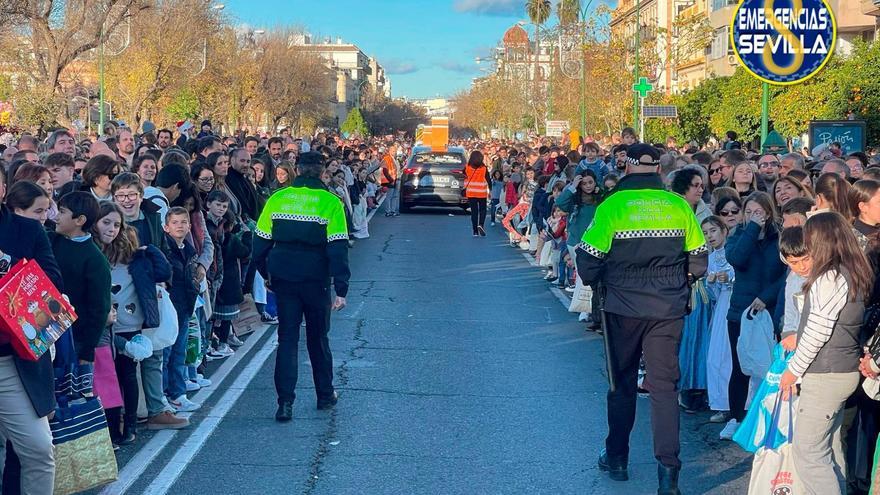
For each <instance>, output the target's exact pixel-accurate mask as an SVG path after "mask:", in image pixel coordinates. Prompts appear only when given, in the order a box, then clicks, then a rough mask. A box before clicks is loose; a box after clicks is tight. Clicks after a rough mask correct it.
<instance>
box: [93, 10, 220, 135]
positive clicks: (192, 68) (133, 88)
mask: <svg viewBox="0 0 880 495" xmlns="http://www.w3.org/2000/svg"><path fill="white" fill-rule="evenodd" d="M221 22H222V19H221V18H220V17H219V14H217V11H216V10H212V9H211V8H210V4H209V3H207V2H205V1H204V0H165V1H163V2H161V3H160V4H158V5H157V7H156V8H154V9H150V10H149V11H146V12H144V13H142V14H141V15H140V16H139V17H138V19H137V20H136V21H135V22H134V23H133V24H132V27H131V29H132V44H131V46H130V47H129V48H128V49H127V50H126V51H125V52H123V53H122V54H120V55H119V56H116V57H112V58H111V59H109V60H108V61H107V62H106V71H105V72H106V88H107V89H106V91H107V98H108V99H109V100H111V101H113V104H114V113H116V114H117V115H122V116H124V118H125V119H126V121H127V122H129V123H130V124H131V125H132V126H133V127H136V126H137V125H138V124H139V123H140V122H141V121H142V120H144V119H146V118H154V117H153V115H152V114H153V113H158V112H157V107H159V106H160V105H161V106H167V105H169V104H170V103H171V101H170V95H174V94H176V93H178V91H180V90H182V89H183V88H187V87H188V86H190V83H191V82H192V81H193V79H194V77H195V76H196V74H198V73H200V72H202V71H204V70H205V69H206V65H207V62H208V61H207V45H208V43H209V41H208V40H209V39H212V38H213V37H214V35H215V34H216V33H217V32H218V31H219V30H220V23H221ZM169 32H173V33H175V35H174V36H169V35H168V33H169ZM218 63H223V61H218Z"/></svg>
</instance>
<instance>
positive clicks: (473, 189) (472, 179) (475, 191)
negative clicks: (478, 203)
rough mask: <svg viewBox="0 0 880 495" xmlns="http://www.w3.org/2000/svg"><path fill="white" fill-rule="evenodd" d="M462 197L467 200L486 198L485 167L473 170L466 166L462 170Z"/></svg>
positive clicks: (487, 185) (487, 195)
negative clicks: (463, 174) (463, 175)
mask: <svg viewBox="0 0 880 495" xmlns="http://www.w3.org/2000/svg"><path fill="white" fill-rule="evenodd" d="M464 173H465V177H467V178H466V179H465V183H464V195H465V197H467V198H488V197H489V184H488V183H487V182H486V167H478V168H474V167H471V166H470V165H468V166H467V167H465V169H464Z"/></svg>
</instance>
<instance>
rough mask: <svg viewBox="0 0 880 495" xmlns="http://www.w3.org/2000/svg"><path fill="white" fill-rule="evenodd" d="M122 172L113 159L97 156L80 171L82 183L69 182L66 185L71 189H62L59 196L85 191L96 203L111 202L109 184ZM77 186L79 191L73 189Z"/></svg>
mask: <svg viewBox="0 0 880 495" xmlns="http://www.w3.org/2000/svg"><path fill="white" fill-rule="evenodd" d="M121 171H122V167H121V166H120V165H119V162H118V161H116V159H115V158H110V157H109V156H106V155H98V156H95V157H92V158H91V159H89V161H88V162H87V163H86V166H85V168H84V169H83V171H82V182H81V183H78V182H76V181H71V182H69V183H68V184H67V185H70V186H72V187H69V188H68V187H66V186H65V187H63V188H62V189H61V192H59V196H64V195H65V194H66V193H69V192H71V191H74V190H79V191H86V192H90V193H92V196H94V197H95V199H97V200H98V201H112V200H113V197H112V196H111V194H110V183H111V182H113V178H115V177H116V176H117V175H119V173H120V172H121ZM77 185H79V189H75V187H76V186H77Z"/></svg>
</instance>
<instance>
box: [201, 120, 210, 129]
mask: <svg viewBox="0 0 880 495" xmlns="http://www.w3.org/2000/svg"><path fill="white" fill-rule="evenodd" d="M205 126H208V127H212V126H211V121H210V120H208V119H205V120H203V121H202V127H205Z"/></svg>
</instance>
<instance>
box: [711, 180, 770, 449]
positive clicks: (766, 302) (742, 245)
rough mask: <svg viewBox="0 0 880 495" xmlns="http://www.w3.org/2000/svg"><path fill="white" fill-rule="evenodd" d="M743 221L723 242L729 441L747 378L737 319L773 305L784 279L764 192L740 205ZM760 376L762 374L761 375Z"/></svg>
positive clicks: (726, 436)
mask: <svg viewBox="0 0 880 495" xmlns="http://www.w3.org/2000/svg"><path fill="white" fill-rule="evenodd" d="M742 213H743V220H742V223H740V225H739V226H738V227H737V228H736V230H735V231H734V232H733V233H732V234H731V235H730V238H729V239H728V242H727V247H726V250H725V251H726V254H727V261H728V262H729V263H730V265H731V266H733V269H734V277H735V280H734V282H733V293H732V294H731V297H730V309H729V310H728V311H727V333H728V337H729V338H730V352H731V361H732V363H733V365H732V369H731V373H730V383H729V384H728V389H727V394H728V398H729V400H730V416H731V419H730V421H728V423H727V426H725V427H724V429H723V430H722V431H721V435H720V436H721V439H722V440H730V439H731V438H732V437H733V433H734V432H735V431H736V428H737V427H738V426H739V423H740V422H742V420H743V418H744V417H745V413H746V411H745V405H746V397H747V395H748V391H749V377H748V376H747V375H745V374H744V373H743V372H742V369H741V368H740V364H739V356H738V355H737V350H736V347H737V341H739V334H740V321H741V319H742V317H743V314H744V313H746V311H748V313H749V314H750V315H755V314H757V313H760V312H761V311H764V310H765V309H766V308H770V311H772V310H773V308H774V307H775V306H776V298H777V296H778V294H779V290H780V289H781V287H782V284H783V283H784V282H785V277H784V274H785V265H784V264H783V262H782V260H781V259H780V258H779V245H778V240H779V227H778V224H777V219H776V216H775V214H774V213H775V212H774V210H773V202H772V200H771V199H770V195H769V194H767V193H765V192H760V191H758V192H754V193H752V194H751V195H749V196H748V197H747V198H746V200H745V202H744V204H743V212H742ZM762 378H763V377H762Z"/></svg>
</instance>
